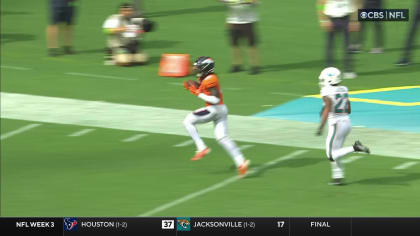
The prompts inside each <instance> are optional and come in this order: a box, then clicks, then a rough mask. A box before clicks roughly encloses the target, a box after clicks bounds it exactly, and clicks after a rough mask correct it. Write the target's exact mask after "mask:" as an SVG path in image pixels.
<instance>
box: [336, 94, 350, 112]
mask: <svg viewBox="0 0 420 236" xmlns="http://www.w3.org/2000/svg"><path fill="white" fill-rule="evenodd" d="M348 98H349V95H348V94H347V93H345V94H339V93H338V94H336V95H335V99H336V100H337V105H335V113H349V106H348V105H347V103H348Z"/></svg>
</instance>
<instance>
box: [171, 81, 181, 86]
mask: <svg viewBox="0 0 420 236" xmlns="http://www.w3.org/2000/svg"><path fill="white" fill-rule="evenodd" d="M168 84H170V85H176V86H183V85H184V83H181V82H170V83H168Z"/></svg>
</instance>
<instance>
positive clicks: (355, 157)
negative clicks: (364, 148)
mask: <svg viewBox="0 0 420 236" xmlns="http://www.w3.org/2000/svg"><path fill="white" fill-rule="evenodd" d="M362 158H364V156H352V157H349V158H346V159H344V160H343V161H342V163H344V164H348V163H351V162H353V161H357V160H359V159H362Z"/></svg>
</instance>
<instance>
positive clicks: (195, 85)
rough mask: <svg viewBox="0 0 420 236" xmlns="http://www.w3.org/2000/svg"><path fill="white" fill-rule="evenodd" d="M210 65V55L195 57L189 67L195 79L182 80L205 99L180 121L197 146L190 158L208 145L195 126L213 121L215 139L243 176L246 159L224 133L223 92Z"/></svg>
mask: <svg viewBox="0 0 420 236" xmlns="http://www.w3.org/2000/svg"><path fill="white" fill-rule="evenodd" d="M214 65H215V63H214V60H213V59H212V58H210V57H199V58H198V59H197V60H196V61H195V62H194V67H193V71H194V73H197V78H198V82H196V81H192V80H190V81H188V82H185V83H184V86H185V88H186V89H187V90H189V91H190V92H191V93H192V94H193V95H195V96H197V97H198V98H200V99H202V100H204V101H205V102H206V106H205V107H204V108H201V109H198V110H196V111H194V112H192V113H190V114H188V115H187V117H186V118H185V120H184V126H185V128H186V129H187V131H188V133H189V134H190V136H191V137H192V139H193V140H194V142H195V145H196V146H197V152H196V154H195V156H194V157H193V158H192V159H191V160H193V161H197V160H200V159H201V158H203V157H204V156H205V155H207V154H208V153H209V152H210V148H208V147H207V146H206V145H205V144H204V142H203V140H202V139H201V137H200V135H199V134H198V132H197V129H196V127H195V125H196V124H201V123H207V122H210V121H213V123H214V134H215V136H216V139H217V141H218V142H219V144H220V145H222V146H223V148H224V149H225V150H226V151H227V152H228V153H229V155H230V156H231V157H232V159H233V161H234V162H235V165H236V167H237V168H238V172H239V175H242V176H243V175H245V174H246V172H247V170H248V166H249V164H250V161H249V160H245V158H244V156H243V155H242V153H241V151H240V150H239V148H238V146H237V145H236V143H235V142H234V141H233V140H232V139H231V138H230V137H229V136H228V131H227V114H228V109H227V107H226V105H225V104H224V103H223V95H222V92H221V90H220V84H219V79H218V77H217V75H216V74H215V73H214Z"/></svg>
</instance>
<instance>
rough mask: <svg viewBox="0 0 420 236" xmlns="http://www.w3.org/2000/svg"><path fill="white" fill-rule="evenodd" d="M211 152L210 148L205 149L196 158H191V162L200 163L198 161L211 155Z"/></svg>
mask: <svg viewBox="0 0 420 236" xmlns="http://www.w3.org/2000/svg"><path fill="white" fill-rule="evenodd" d="M210 151H211V149H210V148H208V147H206V148H204V149H203V151H200V152H197V153H196V154H195V156H194V157H193V158H191V161H198V160H200V159H201V158H203V157H204V156H206V155H207V154H209V153H210Z"/></svg>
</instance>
